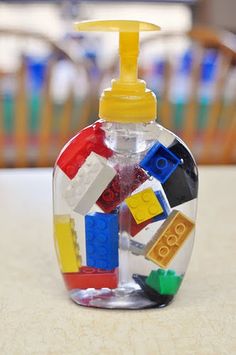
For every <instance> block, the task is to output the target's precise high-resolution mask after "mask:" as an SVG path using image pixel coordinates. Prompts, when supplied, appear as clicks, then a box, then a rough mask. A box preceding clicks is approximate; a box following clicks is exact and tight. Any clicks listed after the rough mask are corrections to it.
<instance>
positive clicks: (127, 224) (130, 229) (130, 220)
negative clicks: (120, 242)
mask: <svg viewBox="0 0 236 355" xmlns="http://www.w3.org/2000/svg"><path fill="white" fill-rule="evenodd" d="M154 193H155V195H156V197H157V199H158V201H159V202H160V204H161V206H162V209H163V212H162V213H160V214H158V215H157V216H155V217H153V218H151V219H148V220H146V221H144V222H142V223H139V224H137V223H136V221H135V219H134V217H133V216H132V214H131V212H130V210H129V209H128V207H127V206H126V205H125V204H123V205H121V209H120V213H121V211H122V215H123V218H122V220H120V223H121V222H122V229H123V230H125V231H126V232H127V233H129V234H130V235H131V237H135V236H136V235H137V234H138V233H139V232H140V231H141V230H142V229H144V228H145V227H146V226H147V225H149V223H153V222H157V221H160V220H163V219H166V218H167V217H168V215H169V214H170V208H169V206H168V204H167V202H166V200H165V198H164V196H163V194H162V192H161V191H155V192H154Z"/></svg>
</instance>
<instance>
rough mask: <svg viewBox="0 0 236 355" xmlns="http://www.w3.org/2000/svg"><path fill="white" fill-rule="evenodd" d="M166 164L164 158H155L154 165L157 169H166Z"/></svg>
mask: <svg viewBox="0 0 236 355" xmlns="http://www.w3.org/2000/svg"><path fill="white" fill-rule="evenodd" d="M167 166H168V162H167V160H166V159H165V158H157V160H156V167H157V169H160V170H162V169H166V168H167Z"/></svg>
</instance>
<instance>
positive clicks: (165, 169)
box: [140, 143, 181, 184]
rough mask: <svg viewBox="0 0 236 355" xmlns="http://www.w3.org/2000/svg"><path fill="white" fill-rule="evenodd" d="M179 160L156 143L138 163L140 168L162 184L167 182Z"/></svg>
mask: <svg viewBox="0 0 236 355" xmlns="http://www.w3.org/2000/svg"><path fill="white" fill-rule="evenodd" d="M180 162H181V160H180V159H179V158H178V157H177V156H176V155H174V154H173V153H172V152H171V151H170V150H169V149H168V148H166V147H164V145H162V144H161V143H156V144H155V145H154V146H153V147H152V148H151V149H150V150H149V151H148V152H147V154H146V155H145V157H144V158H143V160H142V161H141V162H140V166H141V167H142V168H143V169H144V170H146V171H147V172H148V173H149V174H150V175H152V176H154V177H155V178H156V179H158V180H159V181H160V182H161V183H162V184H163V183H164V182H165V181H167V180H168V178H169V177H170V176H171V174H172V173H173V172H174V171H175V169H176V168H177V166H178V165H179V164H180Z"/></svg>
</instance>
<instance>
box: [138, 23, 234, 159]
mask: <svg viewBox="0 0 236 355" xmlns="http://www.w3.org/2000/svg"><path fill="white" fill-rule="evenodd" d="M179 37H183V38H185V39H186V40H188V41H189V45H191V50H192V51H193V53H194V55H193V63H192V69H191V73H190V80H191V89H190V95H189V98H188V101H187V102H186V105H185V107H184V113H183V126H182V128H181V130H180V131H177V132H176V133H178V134H179V135H180V136H181V137H182V138H183V140H184V141H185V142H186V143H187V145H188V146H189V147H190V148H191V149H192V151H193V153H194V155H195V157H196V159H197V161H198V163H200V164H233V163H236V92H235V93H234V94H233V96H234V97H233V100H232V101H231V102H229V103H228V102H226V101H225V99H224V93H225V85H226V80H227V78H228V77H229V75H230V70H231V69H232V68H233V66H235V65H236V36H234V35H232V34H231V33H228V32H225V31H216V30H212V29H209V28H203V27H194V28H193V29H192V30H191V31H189V32H188V33H177V34H176V33H164V34H162V33H161V32H160V33H158V34H155V35H152V36H150V37H147V38H146V39H145V40H143V42H142V44H141V45H142V46H143V50H145V47H146V46H148V45H153V43H155V42H156V41H160V40H162V41H163V39H166V40H173V39H175V38H179ZM210 48H212V49H215V50H216V51H217V52H218V55H219V65H218V67H217V73H216V82H215V87H214V93H213V100H212V101H211V102H210V103H209V106H208V110H207V118H206V125H205V127H204V130H202V131H199V129H198V125H197V123H198V122H197V119H198V113H199V109H200V104H199V98H198V92H199V87H200V80H201V78H200V72H201V63H202V60H203V57H204V53H205V52H206V51H207V50H208V49H210ZM169 54H170V53H169ZM174 70H175V68H174V66H173V61H172V60H171V54H170V55H169V57H168V56H167V57H166V63H165V73H164V79H165V80H164V88H163V94H162V97H161V105H160V110H159V114H158V118H159V120H160V122H161V124H163V125H164V126H165V127H166V128H168V129H170V130H172V131H174V132H175V131H176V127H175V125H174V120H173V112H172V111H173V107H172V104H171V102H170V98H169V87H170V85H171V78H172V75H174ZM235 87H236V85H235Z"/></svg>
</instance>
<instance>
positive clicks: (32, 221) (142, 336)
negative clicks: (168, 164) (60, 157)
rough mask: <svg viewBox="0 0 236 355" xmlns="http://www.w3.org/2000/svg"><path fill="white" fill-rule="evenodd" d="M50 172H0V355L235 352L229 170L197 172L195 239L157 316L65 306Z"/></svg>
mask: <svg viewBox="0 0 236 355" xmlns="http://www.w3.org/2000/svg"><path fill="white" fill-rule="evenodd" d="M51 176H52V171H51V170H49V169H35V170H33V169H31V170H0V211H1V215H0V231H1V235H0V260H1V267H0V354H1V355H18V354H20V355H21V354H22V355H28V354H29V355H34V354H37V355H41V354H48V355H61V354H63V355H64V354H65V355H73V354H79V355H83V354H89V355H93V354H99V355H104V354H112V355H116V354H117V355H121V354H122V355H126V354H127V355H129V354H134V355H136V354H137V355H159V354H160V355H172V354H173V355H176V354H180V355H185V354H186V355H192V354H196V355H201V354H202V355H218V354H225V355H226V354H227V355H231V354H232V355H233V354H236V207H235V206H236V167H202V168H201V169H200V198H199V213H198V225H197V237H196V244H195V249H194V252H193V256H192V260H191V263H190V267H189V269H188V272H187V275H186V278H185V281H184V283H183V285H182V287H181V289H180V291H179V293H178V295H177V297H176V299H175V301H174V302H173V303H172V304H171V305H170V306H168V307H166V308H164V309H152V310H142V311H120V310H115V311H111V310H101V309H92V308H90V309H88V308H83V307H79V306H77V305H75V304H74V303H73V302H72V301H70V300H69V298H68V296H67V293H66V290H65V287H64V284H63V282H62V278H61V275H60V273H59V269H58V265H57V261H56V255H55V251H54V245H53V236H52V197H51V179H52V178H51Z"/></svg>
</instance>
